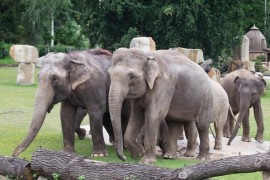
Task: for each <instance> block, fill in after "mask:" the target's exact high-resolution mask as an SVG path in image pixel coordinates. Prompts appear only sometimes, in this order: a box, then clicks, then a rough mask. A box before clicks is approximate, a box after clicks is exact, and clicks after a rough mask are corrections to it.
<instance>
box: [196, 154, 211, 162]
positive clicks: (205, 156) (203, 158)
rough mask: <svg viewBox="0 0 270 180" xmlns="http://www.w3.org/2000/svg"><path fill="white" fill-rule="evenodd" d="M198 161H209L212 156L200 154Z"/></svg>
mask: <svg viewBox="0 0 270 180" xmlns="http://www.w3.org/2000/svg"><path fill="white" fill-rule="evenodd" d="M197 159H199V160H204V161H205V160H209V159H210V154H209V153H199V155H198V156H197Z"/></svg>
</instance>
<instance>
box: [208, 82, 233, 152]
mask: <svg viewBox="0 0 270 180" xmlns="http://www.w3.org/2000/svg"><path fill="white" fill-rule="evenodd" d="M211 87H212V92H213V116H212V123H214V127H215V133H216V136H215V146H214V149H216V150H221V149H222V137H223V128H224V125H225V123H226V122H227V117H228V114H230V115H231V116H233V112H232V109H231V106H230V103H229V98H228V95H227V93H226V91H225V90H224V89H223V87H222V86H221V85H220V84H219V83H218V82H216V81H214V80H211Z"/></svg>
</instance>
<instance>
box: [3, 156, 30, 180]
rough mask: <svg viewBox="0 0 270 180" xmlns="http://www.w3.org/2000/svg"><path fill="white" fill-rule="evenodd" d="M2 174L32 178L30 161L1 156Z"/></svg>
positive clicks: (18, 177) (17, 177)
mask: <svg viewBox="0 0 270 180" xmlns="http://www.w3.org/2000/svg"><path fill="white" fill-rule="evenodd" d="M0 175H2V176H8V177H12V178H16V179H27V180H32V179H33V176H32V170H31V169H30V163H29V162H28V161H26V160H24V159H19V158H13V157H3V156H0Z"/></svg>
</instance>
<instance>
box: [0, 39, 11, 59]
mask: <svg viewBox="0 0 270 180" xmlns="http://www.w3.org/2000/svg"><path fill="white" fill-rule="evenodd" d="M10 46H11V44H9V43H5V41H3V40H0V59H4V58H6V57H8V56H9V48H10Z"/></svg>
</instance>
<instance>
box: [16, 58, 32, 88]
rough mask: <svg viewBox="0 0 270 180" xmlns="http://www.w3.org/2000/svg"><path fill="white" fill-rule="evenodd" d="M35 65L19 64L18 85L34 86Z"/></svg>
mask: <svg viewBox="0 0 270 180" xmlns="http://www.w3.org/2000/svg"><path fill="white" fill-rule="evenodd" d="M34 75H35V64H33V63H19V66H18V74H17V84H20V85H31V84H34V81H35V78H34Z"/></svg>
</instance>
